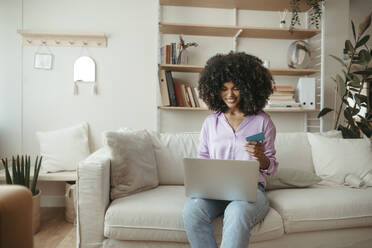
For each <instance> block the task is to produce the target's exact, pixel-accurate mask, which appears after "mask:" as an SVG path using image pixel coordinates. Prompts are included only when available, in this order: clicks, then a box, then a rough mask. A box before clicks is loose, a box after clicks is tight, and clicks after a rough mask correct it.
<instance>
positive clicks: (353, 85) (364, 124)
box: [318, 14, 372, 138]
mask: <svg viewBox="0 0 372 248" xmlns="http://www.w3.org/2000/svg"><path fill="white" fill-rule="evenodd" d="M370 25H371V14H369V15H368V16H367V17H366V18H365V19H364V20H363V22H362V23H360V25H359V29H358V32H356V30H355V26H354V23H353V21H351V27H352V31H353V38H354V41H353V42H352V41H350V40H346V41H345V48H344V55H345V58H344V59H341V58H339V57H336V56H333V55H330V56H331V57H332V58H334V59H336V60H337V61H338V62H340V63H341V65H342V66H343V69H342V73H339V74H337V75H336V77H335V78H332V79H333V81H335V82H336V91H337V93H338V94H337V95H338V96H339V97H340V103H339V106H338V108H337V109H338V110H336V114H337V118H336V120H335V123H334V129H337V130H341V132H342V136H343V137H344V138H361V136H362V133H363V134H364V135H365V136H367V137H368V138H370V137H371V136H372V126H371V125H370V122H371V120H372V109H371V103H369V100H368V97H367V95H364V94H362V90H363V89H364V88H365V87H364V86H365V85H368V84H369V87H371V85H372V77H371V75H372V67H371V66H370V62H371V56H372V50H371V49H370V48H369V47H368V45H367V42H368V40H369V38H370V35H369V34H366V35H364V34H365V31H366V30H367V29H368V27H369V26H370ZM335 107H336V106H335ZM362 109H367V112H366V113H365V114H364V113H363V114H362V113H361V110H362ZM331 111H333V109H331V108H328V107H325V108H323V109H322V110H321V111H320V113H319V115H318V118H320V117H322V116H324V115H325V114H327V113H329V112H331ZM341 112H343V115H344V117H345V120H344V123H342V124H341V123H340V115H341Z"/></svg>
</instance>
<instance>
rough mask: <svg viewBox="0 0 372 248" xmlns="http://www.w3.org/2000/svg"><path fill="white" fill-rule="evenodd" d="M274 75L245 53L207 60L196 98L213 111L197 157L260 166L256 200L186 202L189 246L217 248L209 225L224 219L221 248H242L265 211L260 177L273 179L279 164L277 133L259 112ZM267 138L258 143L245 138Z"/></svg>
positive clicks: (208, 119) (247, 242) (262, 179)
mask: <svg viewBox="0 0 372 248" xmlns="http://www.w3.org/2000/svg"><path fill="white" fill-rule="evenodd" d="M272 91H273V90H272V76H271V74H270V72H269V71H268V70H267V69H266V68H264V67H263V66H262V61H261V60H260V59H258V58H257V57H254V56H251V55H248V54H246V53H242V52H240V53H232V52H231V53H229V54H227V55H221V54H218V55H216V56H214V57H212V58H210V59H209V60H208V61H207V65H206V66H205V68H204V70H203V72H202V74H201V77H200V80H199V92H200V97H201V98H202V99H203V100H204V101H205V102H206V103H207V105H208V107H209V108H210V109H211V110H213V111H216V112H215V113H213V114H211V115H209V116H207V118H206V119H205V121H204V123H203V127H202V130H201V134H200V144H199V148H198V156H199V157H200V158H208V159H225V160H228V159H230V160H231V159H233V160H253V159H255V160H257V161H258V162H259V164H260V175H259V180H258V189H257V200H256V202H254V203H250V202H246V201H221V200H210V199H199V198H189V199H188V200H187V202H186V205H185V207H184V211H183V216H184V217H183V218H184V224H185V228H186V232H187V236H188V239H189V242H190V244H191V247H193V248H197V247H203V248H209V247H217V242H216V239H215V237H214V235H213V229H212V224H211V223H212V221H213V220H214V219H215V218H216V217H218V216H220V215H222V214H223V215H224V218H223V232H222V241H221V247H223V248H227V247H236V248H246V247H248V244H249V238H250V230H251V229H252V227H253V226H254V225H255V224H257V223H258V222H260V221H262V220H263V219H264V217H265V216H266V214H267V212H268V211H269V201H268V199H267V197H266V194H265V189H264V188H265V184H266V182H265V179H264V177H263V175H262V174H263V173H265V174H272V173H274V172H275V171H276V169H277V167H278V163H277V161H276V158H275V148H274V141H275V135H276V129H275V126H274V124H273V122H272V121H271V119H270V117H269V116H268V115H267V114H266V113H265V112H263V108H264V106H265V104H266V102H267V99H268V97H269V96H270V94H272ZM259 132H264V133H265V140H264V141H263V142H262V143H261V142H246V141H245V137H247V136H251V135H254V134H257V133H259Z"/></svg>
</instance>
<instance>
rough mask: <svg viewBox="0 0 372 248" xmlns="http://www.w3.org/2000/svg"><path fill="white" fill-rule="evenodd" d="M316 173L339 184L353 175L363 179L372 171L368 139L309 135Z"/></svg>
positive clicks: (371, 156) (371, 153)
mask: <svg viewBox="0 0 372 248" xmlns="http://www.w3.org/2000/svg"><path fill="white" fill-rule="evenodd" d="M308 138H309V142H310V145H311V151H312V156H313V162H314V168H315V172H316V174H317V175H318V176H320V177H321V178H323V179H329V180H331V181H334V182H336V183H339V184H344V183H345V178H346V176H348V175H349V174H353V175H356V176H358V177H359V178H361V179H363V178H364V177H365V176H366V175H367V174H368V172H369V171H372V149H371V142H370V141H369V140H368V139H342V138H327V137H324V136H321V135H318V134H312V133H309V134H308Z"/></svg>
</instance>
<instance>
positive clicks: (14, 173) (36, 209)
mask: <svg viewBox="0 0 372 248" xmlns="http://www.w3.org/2000/svg"><path fill="white" fill-rule="evenodd" d="M42 158H43V157H42V156H41V157H40V159H39V157H36V160H35V165H34V167H33V171H34V173H33V178H32V181H30V174H31V169H32V166H31V158H30V156H27V155H25V156H23V155H22V156H21V157H20V156H17V158H14V157H12V159H11V165H10V166H11V168H9V165H8V159H6V158H5V159H1V161H2V162H3V165H4V168H5V181H6V183H7V184H18V185H23V186H25V187H26V188H28V189H29V190H30V191H31V193H32V202H33V203H32V205H33V209H32V212H33V219H32V230H33V233H36V232H37V231H38V230H39V228H40V194H41V191H40V190H39V189H37V188H36V185H37V180H38V177H39V171H40V167H41V160H42ZM10 170H11V173H10Z"/></svg>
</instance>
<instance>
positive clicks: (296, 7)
mask: <svg viewBox="0 0 372 248" xmlns="http://www.w3.org/2000/svg"><path fill="white" fill-rule="evenodd" d="M300 1H301V0H290V2H289V5H290V6H291V8H292V17H291V23H290V25H289V32H291V33H292V32H293V29H294V26H295V25H296V24H298V25H301V22H300V18H299V15H298V13H299V12H300ZM305 2H306V5H307V6H309V7H310V12H309V14H310V15H309V18H310V24H312V25H314V26H315V27H316V28H319V24H320V19H321V17H322V4H323V2H325V0H306V1H305Z"/></svg>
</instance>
